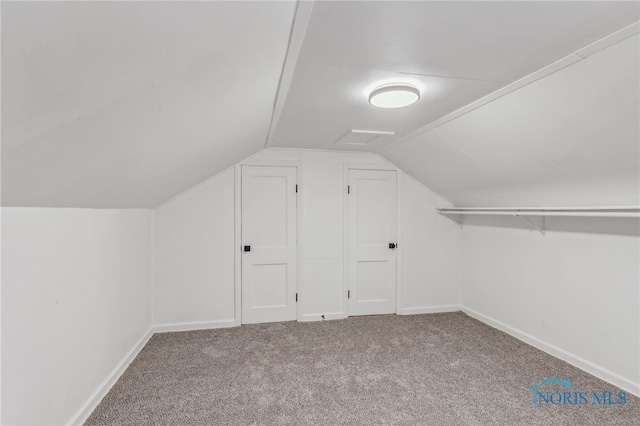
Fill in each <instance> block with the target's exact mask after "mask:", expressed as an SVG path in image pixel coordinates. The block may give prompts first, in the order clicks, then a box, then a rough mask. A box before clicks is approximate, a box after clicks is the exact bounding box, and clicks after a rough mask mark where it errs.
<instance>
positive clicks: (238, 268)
mask: <svg viewBox="0 0 640 426" xmlns="http://www.w3.org/2000/svg"><path fill="white" fill-rule="evenodd" d="M242 166H267V167H295V168H296V180H297V182H298V187H299V188H300V190H299V191H298V197H297V205H296V221H297V225H296V227H297V229H296V234H297V235H296V249H297V250H296V251H297V253H296V260H297V263H298V265H297V269H298V270H297V272H296V292H297V293H298V303H297V304H296V320H297V321H301V320H302V309H300V306H301V303H302V301H303V297H304V296H303V295H302V291H303V290H302V287H303V286H302V285H300V284H301V283H302V276H303V275H302V269H303V264H302V239H301V238H300V236H301V235H302V200H303V198H304V197H303V195H302V194H303V193H304V186H303V183H304V182H303V181H302V167H300V161H297V160H263V159H255V160H254V159H248V160H246V161H241V162H240V163H238V164H236V165H235V181H234V185H235V188H234V189H235V191H234V192H235V215H234V217H235V223H234V228H235V229H234V231H235V232H234V234H235V241H234V252H235V254H234V260H235V264H234V286H235V306H234V314H235V315H234V319H235V325H236V326H239V325H242V252H241V248H242Z"/></svg>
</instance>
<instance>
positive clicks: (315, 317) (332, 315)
mask: <svg viewBox="0 0 640 426" xmlns="http://www.w3.org/2000/svg"><path fill="white" fill-rule="evenodd" d="M323 315H324V318H322V316H323ZM346 317H347V316H346V315H345V314H344V312H329V313H326V314H304V315H302V317H300V321H301V322H309V321H322V320H323V319H324V320H336V319H343V318H346Z"/></svg>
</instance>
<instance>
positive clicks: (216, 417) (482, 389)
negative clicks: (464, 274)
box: [86, 313, 640, 425]
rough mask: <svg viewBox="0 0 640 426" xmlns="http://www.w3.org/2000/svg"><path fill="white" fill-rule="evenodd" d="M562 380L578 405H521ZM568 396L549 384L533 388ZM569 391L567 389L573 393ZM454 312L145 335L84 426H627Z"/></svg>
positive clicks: (546, 362) (503, 338)
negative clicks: (580, 399)
mask: <svg viewBox="0 0 640 426" xmlns="http://www.w3.org/2000/svg"><path fill="white" fill-rule="evenodd" d="M551 377H556V378H558V379H559V380H562V381H566V379H571V384H572V385H573V388H574V391H575V392H588V393H587V394H585V395H586V397H587V398H588V400H589V403H588V404H585V405H551V404H542V405H539V406H538V407H537V408H534V407H533V392H532V391H531V390H530V389H531V388H532V387H533V386H535V385H537V384H539V383H541V382H543V381H544V380H546V379H549V378H551ZM541 391H543V392H544V391H546V392H556V391H557V392H564V391H569V389H566V388H564V387H562V386H560V385H558V384H550V385H547V386H545V387H544V388H542V389H541ZM574 391H570V392H574ZM605 391H613V392H614V395H613V396H614V398H613V399H612V401H614V402H615V401H617V392H619V391H620V390H619V389H617V388H615V387H614V386H612V385H610V384H608V383H606V382H603V381H601V380H599V379H597V378H595V377H593V376H591V375H589V374H587V373H585V372H583V371H581V370H579V369H577V368H575V367H572V366H570V365H569V364H567V363H565V362H563V361H560V360H559V359H557V358H554V357H552V356H550V355H547V354H545V353H544V352H541V351H539V350H537V349H535V348H533V347H531V346H529V345H527V344H525V343H522V342H520V341H519V340H517V339H515V338H513V337H510V336H509V335H507V334H504V333H502V332H500V331H498V330H495V329H493V328H491V327H489V326H487V325H485V324H483V323H481V322H479V321H476V320H474V319H472V318H470V317H468V316H466V315H465V314H462V313H450V314H430V315H413V316H395V315H384V316H371V317H355V318H348V319H345V320H337V321H326V322H315V323H298V322H287V323H273V324H259V325H245V326H242V327H238V328H227V329H218V330H204V331H190V332H179V333H163V334H156V335H154V336H153V337H152V338H151V340H150V341H149V343H148V344H147V345H146V346H145V348H144V349H143V350H142V352H141V353H140V354H139V355H138V357H137V358H136V359H135V360H134V361H133V363H132V364H131V365H130V366H129V368H128V369H127V370H126V372H125V373H124V374H123V376H122V377H121V378H120V380H119V381H118V382H117V383H116V385H115V386H114V387H113V388H112V389H111V391H110V392H109V394H108V395H107V396H106V397H105V398H104V400H103V401H102V403H101V404H100V405H99V406H98V408H97V409H96V410H95V411H94V413H93V414H92V415H91V417H90V418H89V419H88V421H87V423H86V424H88V425H97V424H113V425H116V424H117V425H140V424H169V425H191V424H200V425H201V424H210V425H230V424H244V425H249V424H264V425H271V424H289V425H316V424H321V425H341V424H354V425H383V424H384V425H387V424H429V425H478V424H482V425H491V424H496V425H543V424H544V425H549V424H563V425H604V424H608V425H631V424H635V425H638V424H640V400H639V399H638V398H636V397H633V396H632V395H630V394H628V393H627V401H628V402H627V403H626V404H625V405H594V404H592V393H593V392H598V393H599V394H600V395H601V394H602V392H605Z"/></svg>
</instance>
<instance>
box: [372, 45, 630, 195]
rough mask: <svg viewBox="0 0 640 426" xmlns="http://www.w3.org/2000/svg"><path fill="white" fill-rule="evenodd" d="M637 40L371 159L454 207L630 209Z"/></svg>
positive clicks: (532, 84)
mask: <svg viewBox="0 0 640 426" xmlns="http://www.w3.org/2000/svg"><path fill="white" fill-rule="evenodd" d="M639 52H640V37H639V36H638V35H635V36H632V37H630V38H627V39H625V40H623V41H621V42H619V43H617V44H614V45H613V46H610V47H608V48H606V49H604V50H601V51H599V52H597V53H594V54H593V55H591V56H589V57H587V58H585V59H583V60H581V61H579V62H576V63H574V64H572V65H570V66H568V67H566V68H564V69H561V70H559V71H557V72H555V73H554V74H551V75H549V76H547V77H545V78H543V79H541V80H538V81H536V82H534V83H531V84H529V85H527V86H525V87H522V88H520V89H518V90H517V91H514V92H512V93H510V94H508V95H506V96H503V97H501V98H499V99H497V100H495V101H493V102H491V103H488V104H486V105H484V106H482V107H480V108H478V109H475V110H473V111H471V112H469V113H467V114H465V115H463V116H461V117H459V118H457V119H455V120H452V121H449V122H447V123H445V124H443V125H441V126H439V127H436V128H434V129H432V130H430V131H427V132H426V133H423V134H420V135H418V136H416V137H413V138H410V139H408V140H406V141H404V142H402V143H400V144H397V145H395V146H392V147H389V148H387V149H385V150H383V151H382V152H381V154H382V155H383V156H384V157H385V158H387V159H388V160H390V161H391V162H393V163H395V164H396V165H398V166H399V167H401V168H402V169H403V170H404V171H406V172H407V173H409V174H411V175H413V176H414V177H416V178H417V179H419V180H420V181H421V182H424V183H425V184H426V185H428V186H429V187H430V188H432V189H433V190H434V191H436V192H438V193H440V194H442V195H443V196H445V197H446V198H447V199H448V200H449V201H451V202H452V203H454V204H455V205H458V206H472V207H475V206H503V207H507V206H522V207H525V206H536V207H543V206H602V205H610V206H625V205H629V206H634V205H635V206H637V205H640V101H639V95H640V85H639V79H640V67H639V56H640V55H639Z"/></svg>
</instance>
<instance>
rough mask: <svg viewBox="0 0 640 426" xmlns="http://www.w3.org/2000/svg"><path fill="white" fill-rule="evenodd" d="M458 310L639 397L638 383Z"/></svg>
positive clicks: (512, 329)
mask: <svg viewBox="0 0 640 426" xmlns="http://www.w3.org/2000/svg"><path fill="white" fill-rule="evenodd" d="M460 310H461V311H462V312H464V313H465V314H467V315H469V316H470V317H472V318H475V319H477V320H478V321H481V322H483V323H485V324H487V325H490V326H491V327H493V328H497V329H498V330H500V331H503V332H505V333H507V334H509V335H511V336H513V337H515V338H516V339H519V340H522V341H523V342H525V343H528V344H529V345H531V346H533V347H535V348H537V349H540V350H541V351H543V352H546V353H548V354H549V355H552V356H554V357H556V358H559V359H561V360H563V361H566V362H568V363H569V364H571V365H573V366H574V367H578V368H579V369H581V370H584V371H586V372H587V373H589V374H592V375H594V376H596V377H598V378H599V379H602V380H604V381H606V382H609V383H611V384H612V385H614V386H617V387H619V388H620V389H622V390H625V391H627V392H629V393H632V394H634V395H636V396H640V383H634V382H632V381H631V380H628V379H625V378H624V377H621V376H619V375H617V374H615V373H613V372H611V371H609V370H607V369H606V368H602V367H599V366H597V365H595V364H593V363H591V362H589V361H587V360H585V359H583V358H581V357H579V356H577V355H574V354H572V353H569V352H567V351H565V350H564V349H560V348H558V347H557V346H553V345H550V344H548V343H545V342H543V341H542V340H540V339H538V338H536V337H533V336H531V335H530V334H527V333H524V332H522V331H520V330H517V329H515V328H513V327H510V326H508V325H506V324H504V323H502V322H500V321H498V320H495V319H493V318H491V317H488V316H486V315H483V314H481V313H480V312H477V311H474V310H473V309H470V308H467V307H466V306H460Z"/></svg>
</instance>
